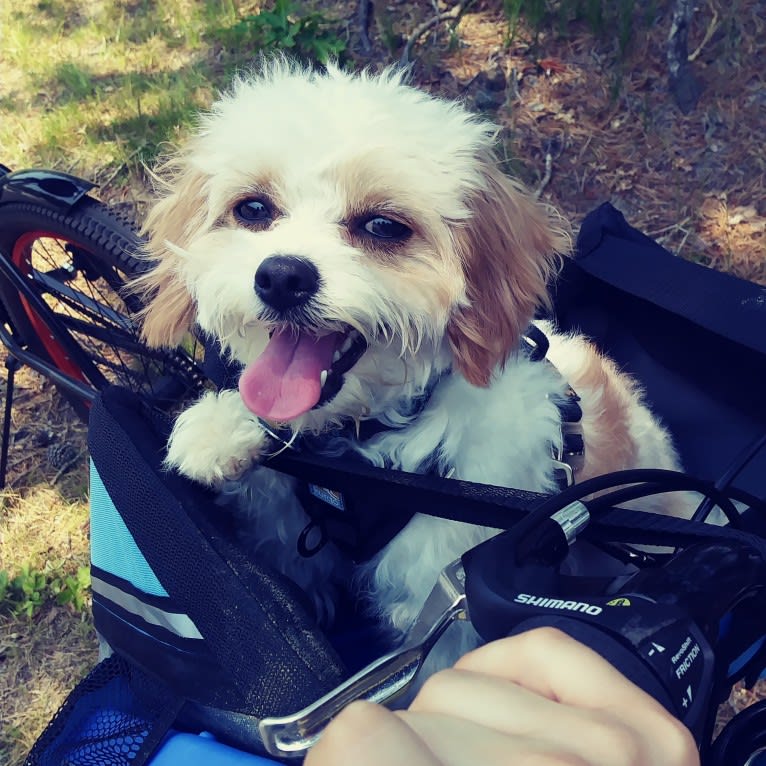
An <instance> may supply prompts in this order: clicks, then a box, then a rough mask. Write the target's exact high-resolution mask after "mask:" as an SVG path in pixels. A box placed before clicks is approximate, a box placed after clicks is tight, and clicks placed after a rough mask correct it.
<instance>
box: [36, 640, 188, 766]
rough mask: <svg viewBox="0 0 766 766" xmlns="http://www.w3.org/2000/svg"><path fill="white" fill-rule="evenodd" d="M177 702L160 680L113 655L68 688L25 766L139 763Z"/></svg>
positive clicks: (162, 731) (125, 765)
mask: <svg viewBox="0 0 766 766" xmlns="http://www.w3.org/2000/svg"><path fill="white" fill-rule="evenodd" d="M179 706H180V700H178V699H177V698H176V697H175V696H174V695H173V694H171V693H169V692H168V691H167V690H166V689H165V688H164V687H163V686H162V685H160V684H158V683H157V682H156V681H154V680H152V679H149V678H148V677H147V676H145V675H144V674H143V673H141V671H140V670H138V669H137V668H136V667H135V666H131V665H128V663H126V662H125V661H124V660H123V659H121V658H120V657H118V656H117V655H113V656H112V657H109V658H108V659H106V660H104V661H103V662H101V663H100V664H98V665H97V666H96V667H95V668H94V669H93V670H92V671H91V672H90V673H89V674H88V676H87V677H86V678H85V679H83V680H82V681H81V682H80V683H79V684H78V685H77V686H76V687H75V689H74V690H73V691H72V692H71V693H70V695H69V697H67V699H66V701H65V702H64V704H63V705H62V706H61V708H60V709H59V711H58V712H57V713H56V715H55V716H54V718H53V719H52V720H51V722H50V723H49V724H48V726H47V727H46V729H45V731H44V732H43V733H42V735H41V736H40V738H39V739H38V740H37V742H36V743H35V746H34V748H33V749H32V751H31V752H30V753H29V755H28V756H27V758H26V761H25V762H24V766H62V765H63V764H66V766H140V764H142V763H144V762H145V761H146V759H147V758H148V757H149V756H150V755H151V753H152V752H153V750H154V749H155V747H156V746H157V744H158V743H159V741H160V740H161V739H162V737H163V736H164V734H165V732H166V731H167V728H168V724H169V722H170V721H172V720H173V719H174V718H175V715H176V712H177V710H178V708H179Z"/></svg>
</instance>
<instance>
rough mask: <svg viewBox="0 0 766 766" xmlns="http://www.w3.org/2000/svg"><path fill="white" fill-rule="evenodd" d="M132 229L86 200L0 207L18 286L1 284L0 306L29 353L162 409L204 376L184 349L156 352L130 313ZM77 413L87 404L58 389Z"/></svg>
mask: <svg viewBox="0 0 766 766" xmlns="http://www.w3.org/2000/svg"><path fill="white" fill-rule="evenodd" d="M138 244H139V240H138V237H137V234H136V232H135V230H134V229H133V227H132V225H131V224H130V223H129V222H128V221H127V220H125V219H124V218H122V217H121V216H120V215H118V214H116V213H115V212H113V211H111V210H109V209H108V208H106V207H105V206H104V205H102V204H101V203H99V202H97V201H96V200H94V199H91V198H89V197H85V198H83V199H82V200H80V202H78V203H77V205H76V206H75V207H74V208H72V209H71V210H69V211H68V212H66V213H62V212H58V211H56V210H52V209H50V208H48V207H46V206H45V205H41V204H36V203H13V204H8V205H4V206H2V207H0V253H1V254H2V256H3V257H5V258H6V259H7V260H10V261H11V262H12V263H13V265H14V266H15V268H16V270H17V272H18V273H19V274H20V275H21V276H22V277H23V278H24V287H25V289H23V290H22V289H21V288H20V286H18V285H15V284H13V283H12V282H11V281H10V280H8V279H3V278H0V301H2V303H3V304H4V306H5V309H6V311H7V314H8V316H9V318H10V321H11V323H12V325H13V328H14V330H15V332H16V334H17V335H18V336H19V337H20V338H21V340H22V342H23V343H24V344H25V345H26V346H27V348H28V350H29V351H31V352H32V353H34V354H36V355H38V356H39V357H40V358H41V359H43V360H44V361H47V362H49V363H50V364H52V365H53V366H54V367H56V368H57V369H58V370H59V371H61V372H63V373H64V374H65V375H67V376H69V377H70V378H73V379H74V380H77V381H79V382H81V383H84V384H86V385H87V386H88V387H90V388H92V389H93V390H99V389H101V388H103V387H104V386H105V385H107V384H109V383H116V384H119V385H122V386H125V387H127V388H129V389H131V390H133V391H135V392H137V393H139V394H140V395H141V396H142V397H143V398H144V399H146V400H147V401H149V403H151V404H152V405H155V406H159V407H163V408H168V407H170V406H172V404H173V403H174V402H178V401H179V400H183V399H185V398H187V397H189V396H191V395H193V394H194V393H196V392H197V391H198V390H199V389H200V387H201V386H202V382H203V380H204V377H203V375H202V373H201V371H200V369H199V367H198V366H197V364H196V362H195V359H194V350H193V349H188V350H185V349H182V348H179V349H173V350H156V349H150V348H147V347H146V346H145V345H144V344H143V343H142V341H141V338H140V335H139V331H138V328H137V326H136V324H135V323H134V322H133V321H132V319H131V315H132V314H133V313H135V311H136V310H137V309H139V308H140V303H139V300H138V298H137V297H136V296H132V295H130V294H128V293H126V292H125V289H124V288H125V284H126V282H127V281H128V279H129V278H130V277H131V276H134V275H135V274H137V273H140V271H142V270H144V269H145V268H146V263H145V262H144V261H140V260H138V259H137V258H136V257H135V256H134V255H133V253H135V252H136V248H137V247H138ZM60 388H61V390H62V392H63V393H64V395H65V396H66V398H67V399H68V400H69V401H70V402H71V403H72V405H73V406H74V408H75V410H76V411H77V413H78V414H79V415H80V416H81V417H83V418H86V417H87V412H88V402H87V401H84V400H83V399H82V398H81V397H79V396H77V395H74V394H73V393H72V392H71V391H69V390H67V389H66V388H64V387H63V386H60Z"/></svg>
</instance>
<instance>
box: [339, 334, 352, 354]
mask: <svg viewBox="0 0 766 766" xmlns="http://www.w3.org/2000/svg"><path fill="white" fill-rule="evenodd" d="M352 342H353V341H352V340H351V336H349V337H348V338H346V340H344V341H343V345H342V346H341V347H340V352H341V354H345V353H346V351H348V350H349V349H350V348H351V343H352Z"/></svg>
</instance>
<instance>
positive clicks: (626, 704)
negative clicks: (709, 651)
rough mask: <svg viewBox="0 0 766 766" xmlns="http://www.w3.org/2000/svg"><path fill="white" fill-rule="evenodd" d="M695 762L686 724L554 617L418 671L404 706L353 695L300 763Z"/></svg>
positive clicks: (587, 765)
mask: <svg viewBox="0 0 766 766" xmlns="http://www.w3.org/2000/svg"><path fill="white" fill-rule="evenodd" d="M346 764H349V765H350V764H354V765H355V766H392V765H393V766H499V765H500V764H512V766H533V765H534V766H698V765H699V755H698V753H697V749H696V746H695V744H694V740H693V739H692V736H691V734H690V733H689V731H688V729H686V727H685V726H684V725H683V724H682V723H681V722H680V721H678V720H677V719H675V718H674V717H673V716H671V715H670V714H669V713H668V712H667V711H666V710H665V709H664V708H663V707H662V706H661V705H660V704H659V703H658V702H656V701H655V700H654V699H652V698H651V697H649V696H648V695H647V694H646V693H644V692H643V691H642V690H641V689H639V688H638V687H637V686H634V685H633V684H632V683H631V682H630V681H628V680H627V679H626V678H625V677H624V676H622V675H621V674H620V673H619V672H618V671H617V670H616V669H615V668H613V667H612V666H611V665H610V664H609V663H608V662H606V660H604V659H603V658H602V657H600V656H599V655H598V654H596V653H595V652H593V651H592V650H591V649H589V648H587V647H586V646H584V645H583V644H580V643H579V642H577V641H575V640H574V639H572V638H570V637H569V636H567V635H565V634H564V633H562V632H560V631H558V630H555V629H553V628H538V629H536V630H532V631H529V632H528V633H522V634H520V635H517V636H513V637H511V638H504V639H501V640H499V641H494V642H492V643H490V644H487V645H486V646H483V647H481V648H480V649H477V650H476V651H473V652H470V653H469V654H466V655H465V656H464V657H462V658H461V659H460V660H459V661H458V662H457V663H456V664H455V667H454V668H450V669H449V670H445V671H442V672H440V673H437V674H435V675H434V676H432V677H431V678H430V679H428V680H427V681H426V683H425V684H424V685H423V688H422V689H421V691H420V693H419V694H418V696H417V697H416V698H415V700H414V701H413V703H412V705H410V707H409V708H408V709H407V710H404V711H397V712H391V711H389V710H387V709H385V708H383V707H381V706H379V705H374V704H372V703H369V702H355V703H353V704H352V705H350V706H349V707H347V708H346V709H345V710H344V711H343V712H342V713H341V714H340V715H339V716H338V717H337V718H336V719H335V720H334V721H333V722H332V723H331V724H330V726H328V728H327V729H326V731H325V732H324V734H323V735H322V738H321V739H320V741H319V742H318V744H317V745H315V746H314V748H313V749H312V750H311V752H310V753H309V755H308V757H307V758H306V761H305V766H346Z"/></svg>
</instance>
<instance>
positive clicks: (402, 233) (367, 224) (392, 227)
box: [362, 215, 412, 239]
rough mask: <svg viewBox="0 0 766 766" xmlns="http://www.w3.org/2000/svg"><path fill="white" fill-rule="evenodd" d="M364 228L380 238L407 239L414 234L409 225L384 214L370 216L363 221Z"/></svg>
mask: <svg viewBox="0 0 766 766" xmlns="http://www.w3.org/2000/svg"><path fill="white" fill-rule="evenodd" d="M362 228H363V229H364V230H365V231H366V232H367V233H368V234H372V236H373V237H377V238H378V239H406V238H407V237H409V236H410V234H412V231H411V230H410V228H409V226H405V225H404V224H403V223H401V222H399V221H394V220H393V219H391V218H384V217H383V216H382V215H376V216H373V217H372V218H368V219H367V220H366V221H364V222H363V223H362Z"/></svg>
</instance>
